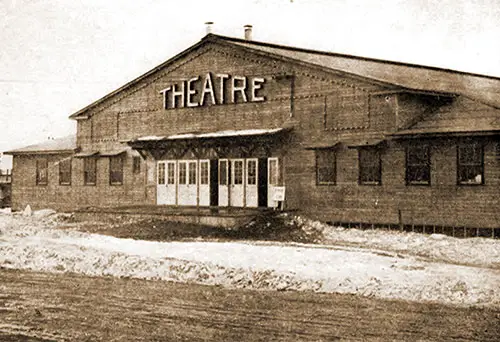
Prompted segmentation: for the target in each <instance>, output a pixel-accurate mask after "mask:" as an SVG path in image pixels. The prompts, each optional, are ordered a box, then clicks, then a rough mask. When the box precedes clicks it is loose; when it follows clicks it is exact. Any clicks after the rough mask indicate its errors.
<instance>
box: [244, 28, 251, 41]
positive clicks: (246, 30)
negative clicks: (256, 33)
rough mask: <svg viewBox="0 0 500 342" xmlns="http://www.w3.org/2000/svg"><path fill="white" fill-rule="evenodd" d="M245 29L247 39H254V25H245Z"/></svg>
mask: <svg viewBox="0 0 500 342" xmlns="http://www.w3.org/2000/svg"><path fill="white" fill-rule="evenodd" d="M243 27H244V29H245V40H252V25H245V26H243Z"/></svg>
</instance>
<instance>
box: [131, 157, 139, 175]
mask: <svg viewBox="0 0 500 342" xmlns="http://www.w3.org/2000/svg"><path fill="white" fill-rule="evenodd" d="M132 172H133V173H140V172H141V157H134V159H133V166H132Z"/></svg>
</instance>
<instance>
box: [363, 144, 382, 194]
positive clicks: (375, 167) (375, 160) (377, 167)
mask: <svg viewBox="0 0 500 342" xmlns="http://www.w3.org/2000/svg"><path fill="white" fill-rule="evenodd" d="M358 156H359V184H365V185H379V184H381V183H382V167H381V161H380V150H379V149H378V148H376V147H364V148H360V149H359V150H358Z"/></svg>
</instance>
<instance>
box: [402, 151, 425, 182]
mask: <svg viewBox="0 0 500 342" xmlns="http://www.w3.org/2000/svg"><path fill="white" fill-rule="evenodd" d="M430 182H431V162H430V148H429V146H427V145H421V146H408V148H407V149H406V184H423V185H427V184H430Z"/></svg>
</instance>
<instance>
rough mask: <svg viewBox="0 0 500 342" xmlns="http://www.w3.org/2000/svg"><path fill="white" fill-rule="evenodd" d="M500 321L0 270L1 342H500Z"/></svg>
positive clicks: (332, 298)
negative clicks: (347, 341) (499, 339)
mask: <svg viewBox="0 0 500 342" xmlns="http://www.w3.org/2000/svg"><path fill="white" fill-rule="evenodd" d="M499 323H500V311H495V310H483V309H470V308H469V309H466V308H454V307H446V306H441V305H429V304H417V303H407V302H398V301H384V300H379V299H371V298H360V297H356V296H352V295H337V294H315V293H307V292H302V293H301V292H269V291H249V290H227V289H222V288H219V287H209V286H200V285H194V284H187V285H186V284H176V283H169V282H164V281H146V280H136V279H118V278H110V277H108V278H91V277H83V276H79V275H54V274H45V273H32V272H27V271H17V270H15V271H14V270H5V269H2V270H0V340H1V341H29V342H34V341H337V340H349V341H350V340H372V341H389V340H405V341H412V340H413V341H417V340H419V341H422V340H424V341H432V340H433V341H446V340H449V341H498V338H499V337H500V324H499Z"/></svg>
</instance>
